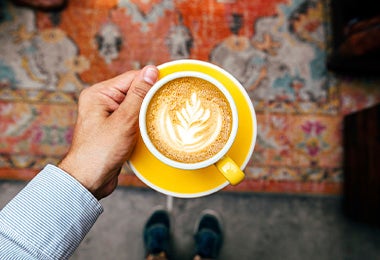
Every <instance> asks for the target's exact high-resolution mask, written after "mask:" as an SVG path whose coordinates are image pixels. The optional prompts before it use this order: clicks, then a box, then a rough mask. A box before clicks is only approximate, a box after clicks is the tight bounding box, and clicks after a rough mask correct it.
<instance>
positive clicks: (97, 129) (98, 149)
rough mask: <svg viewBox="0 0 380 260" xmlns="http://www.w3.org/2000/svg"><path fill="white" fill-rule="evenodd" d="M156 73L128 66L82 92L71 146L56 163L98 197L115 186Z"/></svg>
mask: <svg viewBox="0 0 380 260" xmlns="http://www.w3.org/2000/svg"><path fill="white" fill-rule="evenodd" d="M157 78H158V70H157V68H156V67H155V66H151V65H150V66H146V67H144V68H143V69H142V70H139V71H129V72H126V73H124V74H121V75H119V76H117V77H115V78H112V79H110V80H107V81H103V82H100V83H98V84H95V85H94V86H92V87H90V88H87V89H85V90H83V91H82V93H81V94H80V96H79V102H78V118H77V121H76V125H75V129H74V135H73V141H72V144H71V147H70V149H69V151H68V153H67V155H66V156H65V157H64V159H63V160H62V161H61V162H60V163H59V164H58V167H59V168H61V169H62V170H64V171H66V172H67V173H68V174H70V175H71V176H73V177H74V178H75V179H77V180H78V181H79V182H80V183H81V184H82V185H83V186H84V187H86V188H87V189H88V190H89V191H90V192H91V193H92V194H93V195H94V196H95V197H96V198H97V199H98V200H100V199H101V198H104V197H106V196H108V195H109V194H111V193H112V192H113V191H114V189H115V188H116V186H117V179H118V175H119V173H120V171H121V167H122V165H123V163H124V162H125V161H126V160H127V159H128V158H129V156H130V155H131V154H132V151H133V149H134V147H135V144H136V141H137V136H138V133H139V130H138V129H139V128H138V116H139V111H140V107H141V103H142V101H143V98H144V97H145V95H146V93H147V92H148V90H149V89H150V88H151V86H152V85H153V84H154V82H155V81H156V80H157Z"/></svg>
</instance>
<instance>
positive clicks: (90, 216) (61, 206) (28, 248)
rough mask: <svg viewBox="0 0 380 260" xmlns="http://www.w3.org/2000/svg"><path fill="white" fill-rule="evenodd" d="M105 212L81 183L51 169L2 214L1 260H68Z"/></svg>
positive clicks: (18, 196) (57, 169)
mask: <svg viewBox="0 0 380 260" xmlns="http://www.w3.org/2000/svg"><path fill="white" fill-rule="evenodd" d="M102 212H103V208H102V206H101V205H100V203H99V202H98V201H97V200H96V198H95V197H94V196H93V195H92V194H91V193H90V192H89V191H88V190H87V189H85V188H84V187H83V186H82V185H81V184H80V183H79V182H78V181H76V180H75V179H74V178H73V177H71V176H70V175H68V174H67V173H65V172H64V171H62V170H61V169H59V168H57V167H55V166H52V165H48V166H47V167H45V169H43V170H42V171H41V172H40V173H39V174H38V175H37V176H36V177H35V178H34V179H33V180H32V181H31V182H30V183H29V184H28V185H27V186H26V187H25V188H24V189H23V190H22V191H21V192H20V193H19V194H18V195H17V196H16V197H15V198H14V199H13V200H11V201H10V202H9V203H8V205H6V206H5V207H4V209H3V210H2V211H1V212H0V259H3V258H6V257H7V256H8V257H17V254H19V255H20V256H27V257H29V258H36V259H66V258H68V257H70V256H71V255H72V253H73V252H74V251H75V249H76V248H77V247H78V246H79V244H80V242H81V241H82V240H83V238H84V237H85V235H86V234H87V233H88V231H89V230H90V228H91V227H92V225H93V224H94V223H95V221H96V220H97V218H98V217H99V215H100V214H101V213H102Z"/></svg>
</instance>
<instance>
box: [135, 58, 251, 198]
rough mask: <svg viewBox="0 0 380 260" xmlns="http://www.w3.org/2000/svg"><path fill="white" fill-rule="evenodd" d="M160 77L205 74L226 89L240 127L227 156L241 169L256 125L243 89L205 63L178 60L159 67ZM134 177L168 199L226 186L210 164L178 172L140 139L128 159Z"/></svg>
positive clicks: (213, 190)
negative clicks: (184, 73) (235, 110)
mask: <svg viewBox="0 0 380 260" xmlns="http://www.w3.org/2000/svg"><path fill="white" fill-rule="evenodd" d="M158 69H159V71H160V75H159V78H162V77H164V76H166V75H169V74H171V73H174V72H179V71H196V72H203V73H206V74H208V75H210V76H212V77H214V78H215V79H217V80H218V81H220V82H221V83H222V84H223V85H224V86H226V87H227V88H228V91H229V92H230V94H231V95H232V97H233V98H234V100H235V103H236V106H237V109H238V118H239V127H238V132H237V135H236V139H235V142H234V143H233V145H232V147H231V149H230V150H229V152H228V155H229V156H230V157H231V158H232V159H233V160H234V161H235V162H236V164H237V165H239V166H240V168H241V169H244V168H245V166H246V165H247V163H248V161H249V159H250V157H251V155H252V153H253V148H254V146H255V142H256V135H257V122H256V114H255V110H254V108H253V106H252V103H251V100H250V98H249V96H248V94H247V93H246V91H245V89H244V88H243V86H242V85H241V84H240V83H239V82H238V81H237V80H236V79H235V78H234V77H232V76H231V75H230V74H229V73H228V72H226V71H225V70H223V69H221V68H220V67H218V66H215V65H212V64H210V63H208V62H203V61H198V60H177V61H172V62H168V63H165V64H162V65H160V66H158ZM129 165H130V167H131V169H132V170H133V171H134V173H135V174H136V175H137V177H138V178H139V179H140V180H142V181H143V182H144V183H145V184H146V185H148V186H149V187H151V188H153V189H155V190H157V191H159V192H161V193H164V194H166V195H169V196H174V197H180V198H194V197H201V196H205V195H208V194H211V193H214V192H216V191H218V190H220V189H222V188H224V187H225V186H227V185H228V184H229V182H228V181H226V179H225V178H224V177H223V175H222V174H221V173H220V172H219V171H218V170H217V168H216V167H215V166H214V165H212V166H209V167H207V168H204V169H199V170H180V169H177V168H172V167H170V166H167V165H166V164H164V163H162V162H161V161H159V160H158V159H156V157H154V156H153V155H152V154H151V153H150V152H149V151H148V149H147V148H146V146H145V144H144V142H143V140H142V138H141V136H140V137H139V139H138V142H137V144H136V147H135V150H134V152H133V154H132V156H131V158H130V160H129Z"/></svg>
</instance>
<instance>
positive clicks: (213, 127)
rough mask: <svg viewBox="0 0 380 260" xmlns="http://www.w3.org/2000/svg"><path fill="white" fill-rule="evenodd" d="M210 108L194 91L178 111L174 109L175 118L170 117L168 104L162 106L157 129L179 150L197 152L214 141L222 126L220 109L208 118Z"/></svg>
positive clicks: (169, 143)
mask: <svg viewBox="0 0 380 260" xmlns="http://www.w3.org/2000/svg"><path fill="white" fill-rule="evenodd" d="M210 113H211V112H210V109H208V108H205V107H204V106H202V103H201V100H200V99H198V97H197V94H196V93H192V95H191V98H190V100H186V105H185V107H183V108H182V109H181V110H179V111H175V116H176V119H173V118H171V116H170V113H169V111H168V106H167V105H164V106H162V110H161V111H160V114H159V115H158V117H159V118H160V120H159V122H160V124H159V129H158V130H159V131H160V132H161V133H162V135H163V137H164V140H165V141H166V142H167V144H168V145H169V146H171V147H172V148H174V149H177V150H179V151H187V152H190V153H192V152H199V151H201V150H202V149H204V148H206V147H208V146H209V145H210V144H212V143H213V142H215V140H216V139H217V137H218V135H219V134H220V132H221V128H222V111H221V109H217V110H216V113H215V114H214V115H213V116H214V117H216V124H214V122H215V120H209V119H210Z"/></svg>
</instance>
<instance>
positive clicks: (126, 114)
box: [113, 65, 158, 125]
mask: <svg viewBox="0 0 380 260" xmlns="http://www.w3.org/2000/svg"><path fill="white" fill-rule="evenodd" d="M157 79H158V69H157V68H156V67H155V66H152V65H149V66H146V67H144V68H143V69H142V70H141V71H140V73H139V74H138V75H137V76H136V78H135V79H134V80H133V81H132V84H131V87H130V89H129V90H128V93H127V96H126V97H125V99H124V101H123V102H122V103H121V105H120V107H119V108H118V109H117V110H116V111H115V113H114V115H113V116H115V117H117V118H118V119H120V120H123V119H124V120H123V121H124V122H128V123H132V125H133V124H136V123H137V121H138V115H139V112H140V108H141V103H142V101H143V99H144V97H145V95H146V93H147V92H148V91H149V89H150V88H151V87H152V85H153V84H154V83H155V82H156V81H157Z"/></svg>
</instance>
